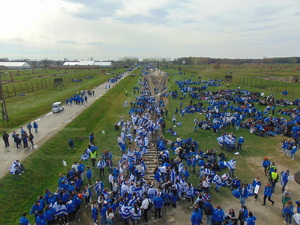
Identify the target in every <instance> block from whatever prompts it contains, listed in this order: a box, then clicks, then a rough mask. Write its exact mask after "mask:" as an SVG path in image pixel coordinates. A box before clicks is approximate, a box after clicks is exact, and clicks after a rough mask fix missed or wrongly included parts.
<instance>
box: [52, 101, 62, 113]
mask: <svg viewBox="0 0 300 225" xmlns="http://www.w3.org/2000/svg"><path fill="white" fill-rule="evenodd" d="M63 110H64V107H63V105H62V103H61V102H54V103H53V104H52V112H53V113H59V112H61V111H63Z"/></svg>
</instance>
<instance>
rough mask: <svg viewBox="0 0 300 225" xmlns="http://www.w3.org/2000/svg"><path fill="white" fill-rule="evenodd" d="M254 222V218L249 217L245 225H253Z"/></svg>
mask: <svg viewBox="0 0 300 225" xmlns="http://www.w3.org/2000/svg"><path fill="white" fill-rule="evenodd" d="M255 221H256V217H255V216H250V217H248V218H247V220H246V222H247V225H255Z"/></svg>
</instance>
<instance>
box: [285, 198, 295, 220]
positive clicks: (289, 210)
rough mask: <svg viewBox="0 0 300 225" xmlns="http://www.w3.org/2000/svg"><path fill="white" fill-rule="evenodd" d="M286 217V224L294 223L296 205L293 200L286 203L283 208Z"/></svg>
mask: <svg viewBox="0 0 300 225" xmlns="http://www.w3.org/2000/svg"><path fill="white" fill-rule="evenodd" d="M282 212H283V215H284V218H285V221H283V222H285V223H286V224H289V225H292V222H293V220H292V218H293V215H294V205H293V202H292V201H291V200H289V201H288V202H287V203H286V204H285V207H284V208H283V210H282Z"/></svg>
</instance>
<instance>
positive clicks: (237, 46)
mask: <svg viewBox="0 0 300 225" xmlns="http://www.w3.org/2000/svg"><path fill="white" fill-rule="evenodd" d="M0 21H1V32H0V58H1V57H8V58H9V59H16V58H31V59H41V58H49V59H63V58H69V59H70V60H71V59H79V60H81V59H82V60H87V59H88V58H89V57H93V58H94V59H97V60H107V59H118V58H121V57H124V56H134V57H138V58H139V59H143V58H148V57H168V58H172V59H173V58H177V57H182V56H203V57H217V58H263V57H282V56H300V54H299V53H300V1H299V0H287V1H284V0H272V1H270V0H183V1H178V0H26V1H23V0H7V1H2V3H1V13H0Z"/></svg>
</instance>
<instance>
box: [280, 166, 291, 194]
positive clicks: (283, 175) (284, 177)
mask: <svg viewBox="0 0 300 225" xmlns="http://www.w3.org/2000/svg"><path fill="white" fill-rule="evenodd" d="M289 175H290V171H289V170H287V171H282V172H281V179H280V183H281V185H282V188H281V191H282V192H284V191H285V187H286V185H287V183H288V182H289Z"/></svg>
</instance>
